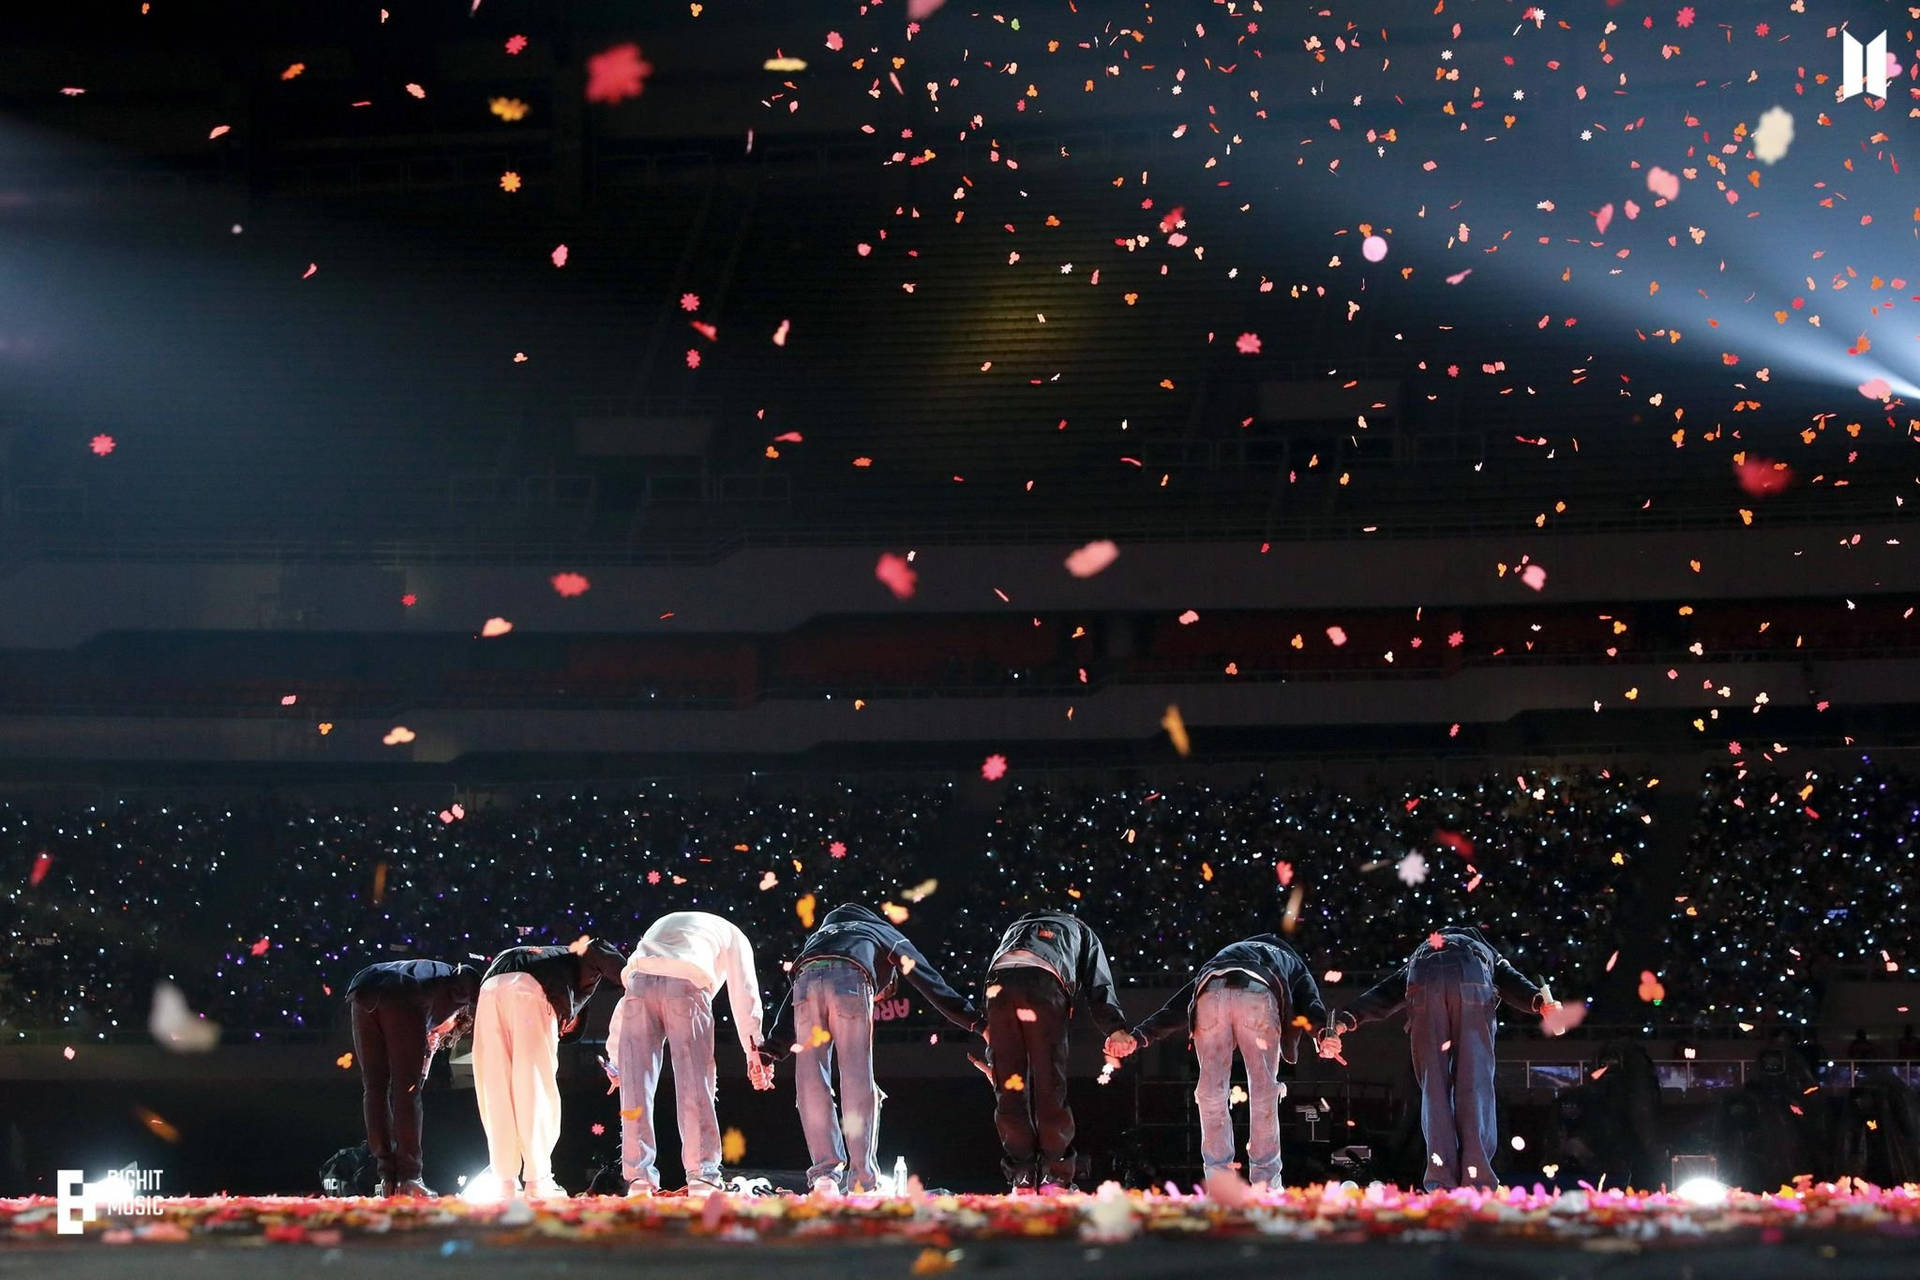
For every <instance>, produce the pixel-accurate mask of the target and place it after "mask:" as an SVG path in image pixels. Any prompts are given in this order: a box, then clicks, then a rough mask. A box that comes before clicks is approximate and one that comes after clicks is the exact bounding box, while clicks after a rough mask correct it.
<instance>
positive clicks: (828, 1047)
mask: <svg viewBox="0 0 1920 1280" xmlns="http://www.w3.org/2000/svg"><path fill="white" fill-rule="evenodd" d="M902 978H905V979H906V980H907V982H908V983H909V984H911V985H912V986H913V988H914V990H916V991H918V992H919V993H920V994H921V995H922V996H924V997H925V998H926V1001H927V1003H928V1004H930V1005H932V1006H933V1007H934V1008H935V1009H936V1010H938V1011H939V1012H940V1014H941V1015H942V1016H943V1017H945V1018H946V1019H947V1021H949V1022H951V1023H953V1024H954V1025H955V1026H956V1027H960V1028H962V1029H964V1030H966V1031H970V1032H976V1033H977V1032H979V1031H980V1030H981V1029H982V1028H983V1027H984V1026H985V1023H984V1022H983V1021H982V1019H981V1017H980V1011H979V1010H978V1009H976V1008H974V1006H973V1003H972V1002H971V1001H969V1000H968V999H967V998H966V997H965V996H963V995H961V994H960V993H959V992H957V991H955V990H954V989H953V988H952V987H950V986H948V985H947V982H946V979H944V978H942V977H941V976H940V974H939V972H938V971H937V970H936V969H935V968H934V967H933V966H932V965H931V964H929V963H928V962H927V958H926V956H924V955H922V954H921V953H920V949H919V948H918V947H915V946H914V945H913V943H911V942H909V941H908V940H907V938H906V935H905V934H903V933H901V932H900V931H899V930H898V929H896V928H894V927H893V926H892V925H891V924H889V923H887V921H886V919H885V918H884V917H882V916H880V915H878V914H877V913H875V912H873V911H869V910H868V909H867V908H865V907H862V906H857V905H853V904H848V905H845V906H839V907H835V908H834V909H833V910H832V911H829V912H828V913H827V914H826V916H825V917H824V918H823V919H822V920H821V921H820V927H819V928H817V929H815V930H814V931H813V933H812V934H811V935H810V936H809V937H808V938H807V941H806V945H805V946H803V947H801V949H800V955H799V958H798V959H796V960H795V962H794V966H793V987H792V989H791V990H790V991H789V992H788V994H787V1002H786V1004H785V1005H784V1006H783V1007H782V1009H781V1011H780V1013H779V1014H777V1015H776V1016H775V1018H774V1025H775V1031H774V1034H773V1037H772V1038H771V1040H770V1041H769V1043H770V1044H772V1045H774V1046H778V1047H779V1048H780V1050H781V1051H782V1052H785V1051H786V1050H788V1049H791V1050H792V1051H793V1052H794V1053H795V1054H796V1055H797V1062H796V1064H795V1071H796V1075H795V1077H794V1097H795V1101H796V1102H797V1103H798V1105H799V1108H800V1127H801V1128H802V1129H803V1130H805V1132H806V1135H807V1158H808V1159H809V1160H810V1161H811V1162H812V1163H811V1165H810V1166H809V1168H808V1169H807V1180H808V1182H809V1183H817V1182H819V1181H820V1180H822V1179H827V1180H830V1181H831V1182H832V1184H833V1186H834V1187H835V1188H836V1189H839V1190H844V1191H852V1192H862V1191H872V1190H874V1189H875V1188H876V1187H877V1186H878V1185H879V1170H878V1168H877V1167H876V1162H877V1159H878V1152H879V1142H880V1102H881V1099H882V1097H883V1096H884V1095H882V1094H881V1093H880V1090H879V1088H878V1087H877V1086H876V1085H875V1084H874V1080H873V1003H874V1001H875V1000H876V999H878V1000H884V999H886V998H887V997H888V996H890V995H892V993H893V989H894V987H895V986H896V985H897V984H898V983H899V981H900V979H902ZM836 1056H838V1058H839V1062H840V1103H841V1106H842V1107H843V1108H844V1111H843V1113H841V1114H836V1113H835V1109H834V1099H833V1080H832V1071H833V1064H834V1059H835V1057H836Z"/></svg>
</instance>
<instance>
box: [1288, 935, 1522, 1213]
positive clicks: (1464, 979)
mask: <svg viewBox="0 0 1920 1280" xmlns="http://www.w3.org/2000/svg"><path fill="white" fill-rule="evenodd" d="M1502 1001H1504V1002H1506V1003H1507V1004H1509V1005H1511V1006H1512V1007H1514V1008H1516V1009H1521V1010H1525V1011H1526V1012H1529V1013H1537V1014H1541V1015H1543V1016H1547V1017H1551V1016H1554V1015H1557V1014H1558V1013H1559V1011H1560V1005H1559V1002H1558V1001H1556V1000H1554V999H1553V998H1552V997H1551V996H1549V995H1548V994H1547V993H1546V992H1545V991H1544V990H1542V989H1541V988H1540V987H1538V986H1535V985H1534V984H1533V982H1532V981H1531V980H1530V979H1528V978H1527V977H1526V976H1525V975H1523V974H1522V973H1521V972H1520V971H1519V970H1518V969H1516V968H1514V967H1513V965H1512V964H1511V963H1510V962H1509V961H1508V960H1507V959H1506V958H1505V957H1504V956H1502V955H1500V954H1499V953H1498V952H1497V951H1495V950H1494V949H1493V946H1492V944H1490V943H1489V942H1488V941H1487V940H1486V939H1485V938H1484V937H1482V936H1481V934H1480V931H1479V930H1478V929H1471V928H1451V927H1449V928H1446V929H1441V930H1438V931H1436V932H1434V933H1431V934H1429V935H1428V936H1427V939H1426V941H1424V942H1422V943H1421V944H1420V945H1419V946H1418V947H1417V948H1415V949H1414V953H1413V955H1412V957H1411V958H1409V959H1408V961H1407V963H1406V964H1405V965H1403V966H1402V967H1401V968H1400V969H1398V970H1396V971H1395V972H1394V973H1391V974H1389V975H1388V976H1387V977H1386V978H1384V979H1383V980H1381V981H1380V982H1379V983H1377V984H1376V985H1375V986H1374V987H1373V988H1372V989H1371V990H1368V991H1366V992H1365V993H1363V994H1362V995H1361V996H1360V997H1359V998H1358V999H1356V1000H1355V1001H1354V1002H1353V1003H1352V1004H1351V1005H1349V1006H1348V1007H1347V1008H1346V1009H1345V1010H1344V1011H1342V1013H1341V1014H1340V1017H1339V1021H1338V1023H1337V1024H1336V1026H1335V1027H1334V1028H1333V1029H1331V1030H1323V1031H1322V1032H1320V1033H1319V1035H1318V1036H1317V1039H1318V1040H1319V1048H1320V1056H1321V1057H1323V1058H1331V1057H1334V1056H1336V1055H1338V1054H1339V1052H1340V1047H1341V1046H1340V1039H1341V1033H1342V1032H1345V1031H1349V1030H1351V1029H1353V1028H1354V1027H1357V1026H1359V1025H1360V1024H1362V1023H1365V1022H1371V1021H1374V1020H1376V1019H1380V1018H1388V1017H1391V1016H1393V1015H1394V1014H1395V1013H1398V1012H1399V1011H1400V1010H1401V1009H1405V1010H1406V1011H1407V1037H1408V1039H1409V1040H1411V1041H1412V1047H1413V1073H1414V1076H1415V1078H1416V1079H1417V1080H1418V1081H1419V1084H1420V1128H1421V1132H1422V1133H1424V1134H1425V1135H1426V1141H1427V1164H1426V1177H1425V1180H1424V1185H1425V1187H1426V1189H1427V1190H1428V1191H1441V1190H1447V1189H1450V1188H1453V1187H1459V1186H1477V1187H1496V1186H1499V1185H1500V1179H1499V1178H1498V1177H1497V1176H1496V1175H1495V1174H1494V1171H1493V1158H1494V1153H1495V1151H1496V1149H1497V1148H1498V1145H1499V1123H1498V1118H1497V1114H1496V1111H1495V1108H1494V1089H1493V1082H1494V1053H1493V1037H1494V1011H1495V1009H1496V1008H1497V1007H1498V1006H1499V1005H1500V1003H1501V1002H1502Z"/></svg>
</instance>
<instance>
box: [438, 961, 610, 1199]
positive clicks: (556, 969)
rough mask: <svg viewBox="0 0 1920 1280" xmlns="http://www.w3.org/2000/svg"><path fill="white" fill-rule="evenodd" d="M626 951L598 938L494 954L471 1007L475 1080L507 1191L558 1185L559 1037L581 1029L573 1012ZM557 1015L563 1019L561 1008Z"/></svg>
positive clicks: (496, 1168)
mask: <svg viewBox="0 0 1920 1280" xmlns="http://www.w3.org/2000/svg"><path fill="white" fill-rule="evenodd" d="M624 960H625V957H624V956H623V955H622V954H621V953H620V952H619V951H617V950H614V949H613V948H612V947H610V946H608V944H606V943H604V942H598V941H596V942H592V943H589V944H588V945H587V947H586V948H585V949H584V951H583V952H575V951H574V950H573V949H572V948H569V947H511V948H509V949H507V950H506V951H503V952H501V953H500V954H499V955H498V956H496V957H495V958H494V961H493V965H492V966H491V967H490V968H489V969H488V970H487V975H486V978H485V980H484V981H483V982H481V984H480V999H479V1001H478V1002H477V1004H476V1006H475V1009H474V1015H473V1087H474V1095H475V1098H476V1100H477V1101H478V1103H479V1106H480V1124H481V1127H482V1128H484V1129H485V1130H486V1132H487V1163H488V1167H489V1168H491V1169H492V1171H493V1174H494V1176H495V1177H496V1178H498V1179H499V1180H500V1185H501V1189H502V1190H503V1191H505V1192H506V1193H507V1194H509V1195H512V1194H514V1193H515V1192H517V1191H518V1189H519V1187H520V1185H521V1180H522V1179H523V1178H524V1185H525V1188H526V1192H527V1194H528V1195H529V1196H533V1197H536V1198H542V1199H545V1198H557V1197H561V1196H565V1195H566V1194H567V1193H566V1191H565V1190H564V1189H563V1188H562V1187H561V1186H560V1184H559V1183H558V1182H556V1181H555V1180H554V1177H553V1148H554V1144H555V1143H556V1142H558V1141H559V1138H560V1042H561V1040H563V1039H566V1040H573V1039H577V1038H579V1035H580V1031H581V1025H580V1016H581V1014H582V1013H584V1012H585V1010H586V1006H587V1001H588V1000H589V999H591V998H592V996H593V993H594V991H595V990H597V989H598V988H599V986H600V983H601V982H603V981H607V980H617V979H618V977H619V975H620V967H621V965H622V963H623V962H624ZM563 1010H564V1011H565V1018H564V1020H563V1019H562V1011H563Z"/></svg>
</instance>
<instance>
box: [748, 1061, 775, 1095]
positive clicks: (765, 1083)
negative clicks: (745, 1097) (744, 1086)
mask: <svg viewBox="0 0 1920 1280" xmlns="http://www.w3.org/2000/svg"><path fill="white" fill-rule="evenodd" d="M747 1079H748V1080H749V1081H751V1082H752V1084H753V1087H754V1088H755V1089H758V1090H760V1091H761V1092H762V1093H764V1092H766V1091H767V1090H768V1089H771V1088H773V1063H772V1062H770V1061H768V1060H767V1059H766V1058H764V1057H762V1056H761V1055H759V1054H758V1053H755V1054H752V1055H751V1056H749V1057H748V1058H747Z"/></svg>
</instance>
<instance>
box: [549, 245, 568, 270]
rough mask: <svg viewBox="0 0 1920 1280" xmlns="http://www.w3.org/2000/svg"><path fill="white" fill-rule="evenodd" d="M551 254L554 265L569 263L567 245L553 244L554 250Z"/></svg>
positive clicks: (562, 265) (560, 265)
mask: <svg viewBox="0 0 1920 1280" xmlns="http://www.w3.org/2000/svg"><path fill="white" fill-rule="evenodd" d="M549 256H550V257H551V258H552V259H553V265H554V266H556V267H564V266H566V265H567V246H565V245H563V244H557V245H555V246H553V252H552V254H550V255H549Z"/></svg>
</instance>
